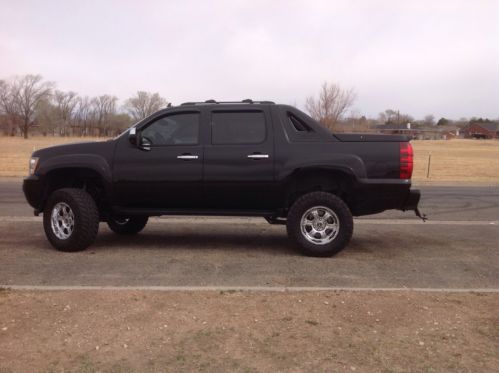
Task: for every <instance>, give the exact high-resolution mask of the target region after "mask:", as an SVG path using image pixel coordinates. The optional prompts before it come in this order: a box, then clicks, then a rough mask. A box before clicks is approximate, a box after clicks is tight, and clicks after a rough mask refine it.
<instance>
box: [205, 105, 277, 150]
mask: <svg viewBox="0 0 499 373" xmlns="http://www.w3.org/2000/svg"><path fill="white" fill-rule="evenodd" d="M266 133H267V130H266V124H265V115H264V113H263V112H262V111H215V112H213V113H212V116H211V142H212V144H214V145H226V144H260V143H262V142H264V141H265V138H266Z"/></svg>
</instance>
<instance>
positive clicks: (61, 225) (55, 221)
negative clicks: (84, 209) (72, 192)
mask: <svg viewBox="0 0 499 373" xmlns="http://www.w3.org/2000/svg"><path fill="white" fill-rule="evenodd" d="M50 223H51V227H52V232H53V233H54V234H55V236H56V237H57V238H59V239H60V240H66V239H68V238H69V237H70V236H71V234H72V233H73V230H74V225H75V216H74V213H73V210H71V207H69V205H68V204H67V203H64V202H59V203H57V204H56V205H55V206H54V207H53V208H52V213H51V218H50Z"/></svg>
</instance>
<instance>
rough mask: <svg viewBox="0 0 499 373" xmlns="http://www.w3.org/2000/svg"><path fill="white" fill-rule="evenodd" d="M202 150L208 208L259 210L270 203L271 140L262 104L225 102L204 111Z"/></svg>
mask: <svg viewBox="0 0 499 373" xmlns="http://www.w3.org/2000/svg"><path fill="white" fill-rule="evenodd" d="M208 123H209V126H208V127H209V130H208V131H209V134H208V139H207V141H206V143H205V144H206V145H205V153H204V186H205V203H206V204H207V207H209V208H216V209H220V208H224V209H255V210H256V209H263V208H269V207H271V206H272V205H273V203H274V190H275V185H274V141H273V130H272V122H271V118H270V115H269V110H268V108H267V107H266V106H254V107H252V106H251V105H237V106H235V105H232V106H231V105H226V106H220V107H213V108H212V109H211V110H210V111H209V113H208Z"/></svg>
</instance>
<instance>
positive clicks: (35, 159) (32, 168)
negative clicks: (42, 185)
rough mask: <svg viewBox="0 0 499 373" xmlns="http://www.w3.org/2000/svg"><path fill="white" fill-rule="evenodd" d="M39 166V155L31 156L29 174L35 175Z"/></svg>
mask: <svg viewBox="0 0 499 373" xmlns="http://www.w3.org/2000/svg"><path fill="white" fill-rule="evenodd" d="M37 166H38V157H31V159H30V160H29V174H30V175H33V174H34V173H35V171H36V167H37Z"/></svg>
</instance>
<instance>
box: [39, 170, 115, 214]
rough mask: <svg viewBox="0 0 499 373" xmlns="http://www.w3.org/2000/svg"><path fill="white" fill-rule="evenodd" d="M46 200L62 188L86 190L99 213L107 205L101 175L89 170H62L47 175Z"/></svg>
mask: <svg viewBox="0 0 499 373" xmlns="http://www.w3.org/2000/svg"><path fill="white" fill-rule="evenodd" d="M46 180H47V183H46V186H45V198H44V201H46V200H47V199H48V197H49V196H50V194H52V192H54V191H55V190H57V189H61V188H79V189H85V190H86V191H87V192H88V193H89V194H90V195H91V196H92V198H93V199H94V201H95V203H96V204H97V207H98V208H99V211H102V209H103V208H104V207H105V205H106V193H105V188H104V182H103V180H102V177H101V175H100V174H99V173H98V172H97V171H95V170H92V169H89V168H60V169H56V170H52V171H50V172H48V173H47V175H46Z"/></svg>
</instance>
